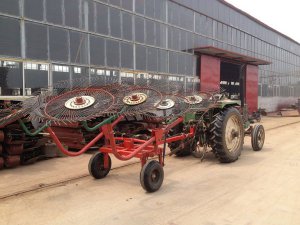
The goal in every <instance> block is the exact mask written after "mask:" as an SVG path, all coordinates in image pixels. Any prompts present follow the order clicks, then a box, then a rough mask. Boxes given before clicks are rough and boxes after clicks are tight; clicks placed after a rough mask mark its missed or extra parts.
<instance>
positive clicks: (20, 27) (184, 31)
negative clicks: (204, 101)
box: [0, 0, 300, 111]
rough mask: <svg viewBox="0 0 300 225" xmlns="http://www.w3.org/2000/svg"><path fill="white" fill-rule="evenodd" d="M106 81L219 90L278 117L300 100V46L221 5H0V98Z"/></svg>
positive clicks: (160, 1)
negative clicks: (150, 81)
mask: <svg viewBox="0 0 300 225" xmlns="http://www.w3.org/2000/svg"><path fill="white" fill-rule="evenodd" d="M99 76H102V77H103V78H105V79H104V80H106V81H107V82H110V81H112V80H118V81H119V82H127V83H132V84H133V83H135V81H136V79H137V78H152V79H158V80H160V79H165V80H168V81H169V82H174V83H182V84H183V86H184V88H185V89H186V90H192V89H194V90H198V88H200V87H201V90H202V91H210V90H214V89H220V88H221V89H222V90H225V91H226V92H228V94H229V96H230V97H234V98H236V97H237V98H241V99H242V98H245V97H247V99H249V100H248V102H247V104H248V105H249V108H250V111H255V110H257V108H258V107H262V108H266V109H267V110H268V111H273V110H276V109H278V107H282V106H284V105H287V104H291V103H294V102H295V100H296V99H297V98H299V97H300V44H299V43H297V42H296V41H294V40H292V39H291V38H289V37H287V36H286V35H284V34H282V33H280V32H278V31H276V30H274V29H272V28H271V27H269V26H267V25H266V24H263V23H262V22H260V21H258V20H257V19H255V18H253V17H252V16H250V15H248V14H246V13H245V12H243V11H241V10H239V9H237V8H235V7H234V6H232V5H230V4H228V3H227V2H226V1H223V0H1V1H0V86H1V89H0V95H2V96H28V95H32V94H33V93H35V92H37V91H42V90H43V89H44V88H47V87H48V86H52V85H53V84H55V83H57V82H59V81H62V80H70V81H71V80H72V79H76V78H80V77H86V78H87V77H90V78H92V77H99ZM198 80H200V85H198V86H197V87H195V81H198ZM241 89H245V96H240V93H241V92H240V91H239V90H241ZM243 95H244V94H243ZM257 95H258V100H257Z"/></svg>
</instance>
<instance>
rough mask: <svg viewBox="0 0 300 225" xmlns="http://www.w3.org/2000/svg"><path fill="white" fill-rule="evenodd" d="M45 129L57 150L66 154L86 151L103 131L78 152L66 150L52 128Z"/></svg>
mask: <svg viewBox="0 0 300 225" xmlns="http://www.w3.org/2000/svg"><path fill="white" fill-rule="evenodd" d="M123 118H124V116H119V117H118V119H116V120H115V121H114V122H113V123H112V125H111V126H112V127H114V126H115V125H116V124H117V123H118V122H120V121H121V120H122V119H123ZM46 130H47V131H48V132H49V134H50V136H51V138H52V139H53V141H54V142H55V144H56V145H57V147H58V148H59V150H60V151H61V152H62V153H64V154H66V155H68V156H79V155H81V154H83V153H84V152H86V151H87V150H89V149H90V148H91V147H92V146H94V145H95V144H96V142H97V141H99V140H100V139H101V138H102V137H103V132H101V133H99V134H98V135H97V136H96V137H95V138H94V139H93V140H91V141H90V142H89V143H88V144H87V145H86V146H84V147H83V148H82V149H81V150H80V151H78V152H70V151H68V150H67V149H65V148H64V146H63V145H62V143H61V142H60V140H59V139H58V137H57V136H56V134H55V133H54V132H53V130H52V129H51V128H50V127H48V128H46Z"/></svg>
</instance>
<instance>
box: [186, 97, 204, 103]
mask: <svg viewBox="0 0 300 225" xmlns="http://www.w3.org/2000/svg"><path fill="white" fill-rule="evenodd" d="M202 100H203V98H202V97H201V96H199V95H190V96H186V100H185V102H186V103H189V104H191V105H195V104H199V103H200V102H202Z"/></svg>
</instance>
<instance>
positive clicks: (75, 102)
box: [65, 95, 95, 110]
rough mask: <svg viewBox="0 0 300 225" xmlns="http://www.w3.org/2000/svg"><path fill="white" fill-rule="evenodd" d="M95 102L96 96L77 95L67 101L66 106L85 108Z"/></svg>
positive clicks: (69, 107)
mask: <svg viewBox="0 0 300 225" xmlns="http://www.w3.org/2000/svg"><path fill="white" fill-rule="evenodd" d="M94 103H95V98H94V97H92V96H87V95H83V96H77V97H73V98H70V99H69V100H68V101H66V103H65V107H66V108H68V109H75V110H76V109H85V108H88V107H90V106H91V105H93V104H94Z"/></svg>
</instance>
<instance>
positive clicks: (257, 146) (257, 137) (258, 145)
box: [251, 125, 265, 151]
mask: <svg viewBox="0 0 300 225" xmlns="http://www.w3.org/2000/svg"><path fill="white" fill-rule="evenodd" d="M264 143H265V129H264V127H263V125H256V126H254V128H253V130H252V133H251V145H252V149H253V151H260V150H261V149H262V148H263V146H264Z"/></svg>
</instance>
